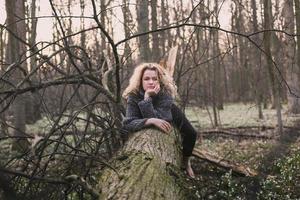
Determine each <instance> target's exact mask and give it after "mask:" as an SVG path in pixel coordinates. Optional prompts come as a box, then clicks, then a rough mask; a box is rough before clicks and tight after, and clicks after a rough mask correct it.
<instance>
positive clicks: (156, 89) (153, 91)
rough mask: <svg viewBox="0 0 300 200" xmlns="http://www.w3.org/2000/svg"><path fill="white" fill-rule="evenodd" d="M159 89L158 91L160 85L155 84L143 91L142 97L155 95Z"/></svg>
mask: <svg viewBox="0 0 300 200" xmlns="http://www.w3.org/2000/svg"><path fill="white" fill-rule="evenodd" d="M159 91H160V85H159V84H157V85H156V86H155V87H154V88H153V89H148V90H146V91H145V95H144V99H147V98H149V97H151V96H155V95H157V94H158V93H159Z"/></svg>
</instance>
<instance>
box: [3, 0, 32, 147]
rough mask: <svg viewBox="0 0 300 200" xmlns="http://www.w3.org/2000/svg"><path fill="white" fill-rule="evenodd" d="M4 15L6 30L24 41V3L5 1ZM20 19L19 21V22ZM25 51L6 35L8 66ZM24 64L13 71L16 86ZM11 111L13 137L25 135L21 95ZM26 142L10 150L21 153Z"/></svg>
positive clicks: (20, 79) (15, 0) (23, 104)
mask: <svg viewBox="0 0 300 200" xmlns="http://www.w3.org/2000/svg"><path fill="white" fill-rule="evenodd" d="M5 2H6V13H7V24H8V26H7V27H8V28H9V29H10V30H11V31H12V32H13V33H14V34H15V35H17V36H18V37H19V38H22V39H23V40H24V41H25V40H26V39H25V37H26V28H25V27H26V26H25V21H24V20H22V19H25V5H24V1H21V0H6V1H5ZM20 19H21V20H20ZM25 51H26V47H25V45H24V44H23V43H22V42H20V41H19V40H18V39H17V38H16V37H15V36H14V35H13V34H11V33H8V43H7V50H6V55H7V56H6V60H7V63H8V64H12V63H14V62H18V60H19V59H20V57H22V55H23V56H24V52H25ZM26 68H27V67H26V62H23V63H22V64H17V65H16V66H15V69H14V71H13V74H12V76H13V80H14V82H15V83H16V84H17V83H19V82H20V81H22V80H23V74H22V71H21V69H23V70H24V71H27V69H26ZM12 111H13V117H14V118H13V126H14V128H15V129H14V131H13V134H14V136H22V135H24V133H25V130H26V127H25V102H24V99H23V97H22V95H19V96H17V97H16V98H15V100H14V102H13V106H12ZM27 145H28V143H27V141H26V140H21V141H20V140H18V141H15V142H14V143H13V147H12V149H14V150H18V151H22V150H24V149H25V148H27Z"/></svg>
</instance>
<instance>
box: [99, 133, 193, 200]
mask: <svg viewBox="0 0 300 200" xmlns="http://www.w3.org/2000/svg"><path fill="white" fill-rule="evenodd" d="M180 164H181V150H180V139H179V137H178V135H177V134H176V132H175V131H172V132H171V133H170V134H165V133H162V132H161V131H159V130H156V129H152V128H151V129H144V130H141V131H139V132H136V133H133V134H132V135H131V136H130V137H129V139H128V141H127V142H126V144H125V145H124V147H123V149H122V151H120V152H119V153H118V155H117V156H116V157H115V158H114V159H113V160H112V163H111V165H112V167H113V168H114V169H115V171H114V170H112V169H110V168H106V169H104V171H103V173H102V174H101V177H100V179H99V191H100V193H101V196H100V199H118V200H119V199H130V200H134V199H137V200H143V199H147V200H148V199H172V200H176V199H187V197H186V192H185V189H183V188H184V187H182V184H184V178H183V176H182V173H181V172H180Z"/></svg>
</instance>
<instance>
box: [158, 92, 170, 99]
mask: <svg viewBox="0 0 300 200" xmlns="http://www.w3.org/2000/svg"><path fill="white" fill-rule="evenodd" d="M159 98H160V99H161V100H169V101H173V97H172V95H170V94H169V93H167V92H161V93H160V94H159Z"/></svg>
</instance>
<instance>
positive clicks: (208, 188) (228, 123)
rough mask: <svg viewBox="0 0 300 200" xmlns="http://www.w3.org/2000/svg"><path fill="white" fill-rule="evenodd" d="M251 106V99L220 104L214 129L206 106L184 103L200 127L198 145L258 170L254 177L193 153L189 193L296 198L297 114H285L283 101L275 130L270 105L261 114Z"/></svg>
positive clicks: (299, 161) (299, 175)
mask: <svg viewBox="0 0 300 200" xmlns="http://www.w3.org/2000/svg"><path fill="white" fill-rule="evenodd" d="M256 112H257V111H255V107H254V106H251V105H245V104H238V105H233V104H232V105H228V106H225V109H224V110H222V111H220V113H219V116H220V121H221V124H222V126H221V127H220V128H218V129H213V128H211V124H212V123H211V120H210V118H209V114H208V113H207V110H205V109H198V108H187V110H186V113H187V115H188V117H189V119H192V122H193V124H194V126H195V127H197V129H198V130H199V133H200V137H199V138H200V139H199V141H198V143H197V144H196V147H197V148H198V149H203V150H205V151H208V152H209V153H211V154H213V155H215V156H217V157H219V158H221V159H224V160H229V161H232V162H234V163H237V164H242V165H244V166H245V167H248V168H250V169H252V170H255V171H257V175H256V176H254V177H247V176H240V175H237V174H235V173H234V171H231V170H228V169H223V168H222V167H220V166H218V165H216V164H211V163H208V162H207V161H204V160H202V159H199V158H193V160H192V165H193V168H194V171H195V174H196V178H195V179H190V180H189V183H190V185H189V189H190V190H191V193H192V194H194V195H193V199H250V200H252V199H279V200H281V199H300V115H291V114H288V112H286V108H285V107H283V111H282V113H283V123H284V133H283V134H282V135H280V134H279V133H278V127H277V126H276V112H275V110H272V109H266V110H264V111H263V112H264V119H261V120H259V119H257V114H256ZM205 113H206V116H205ZM199 125H200V126H199ZM200 127H201V128H200ZM222 132H223V134H222ZM224 133H226V134H224ZM249 135H250V136H252V135H255V137H249Z"/></svg>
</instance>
